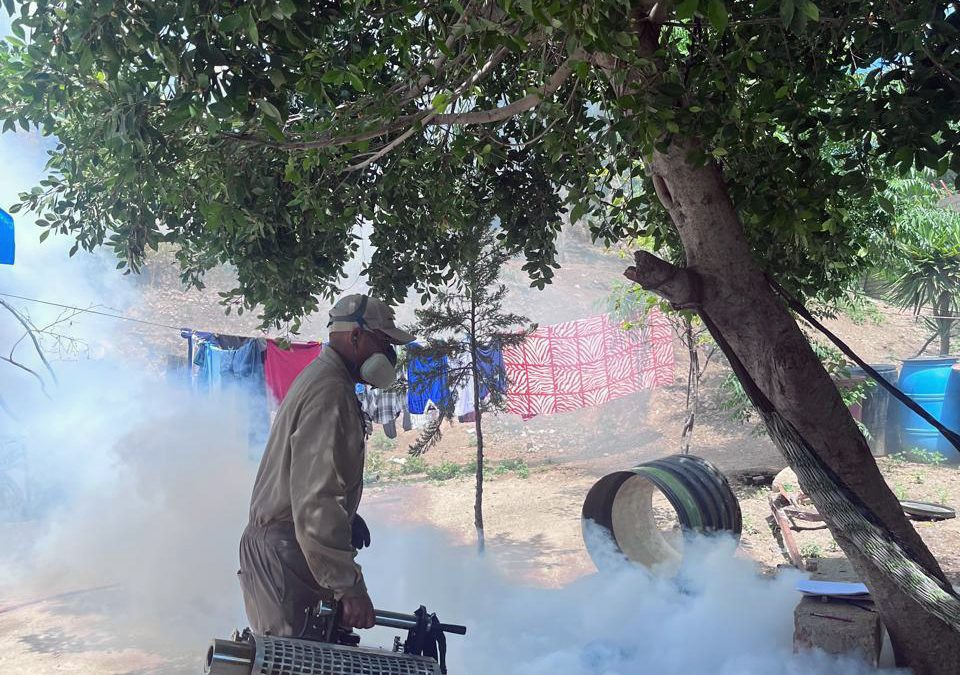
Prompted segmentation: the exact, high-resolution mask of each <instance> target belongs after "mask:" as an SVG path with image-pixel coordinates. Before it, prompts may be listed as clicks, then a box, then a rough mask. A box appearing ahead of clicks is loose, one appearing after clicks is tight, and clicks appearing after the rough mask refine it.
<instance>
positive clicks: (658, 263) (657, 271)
mask: <svg viewBox="0 0 960 675" xmlns="http://www.w3.org/2000/svg"><path fill="white" fill-rule="evenodd" d="M633 256H634V261H635V264H634V265H633V266H631V267H628V268H627V269H626V271H625V272H624V273H623V276H625V277H626V278H627V279H629V280H630V281H633V282H636V283H638V284H640V285H641V286H642V287H643V288H644V289H646V290H648V291H651V292H653V293H656V294H657V295H659V296H661V297H662V298H664V299H666V300H668V301H670V302H671V303H673V305H674V307H676V308H678V309H684V308H689V307H696V306H697V305H699V303H700V283H699V278H698V277H697V276H696V275H695V273H694V272H693V271H692V270H689V269H685V268H682V267H677V266H676V265H673V264H671V263H668V262H667V261H666V260H662V259H660V258H658V257H657V256H655V255H653V254H652V253H648V252H646V251H637V252H636V253H634V254H633Z"/></svg>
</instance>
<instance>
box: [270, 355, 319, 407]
mask: <svg viewBox="0 0 960 675" xmlns="http://www.w3.org/2000/svg"><path fill="white" fill-rule="evenodd" d="M319 355H320V343H319V342H295V343H291V344H290V345H289V348H288V349H284V348H283V347H280V346H279V345H278V344H277V343H276V342H275V341H273V340H267V353H266V359H265V363H264V368H265V373H266V380H267V391H268V392H270V397H271V398H272V399H273V401H274V402H275V403H276V404H278V405H279V403H280V402H281V401H282V400H283V397H284V396H286V395H287V391H288V390H289V389H290V385H292V384H293V381H294V380H295V379H297V375H299V374H300V371H302V370H303V369H304V368H306V367H307V366H308V365H309V364H310V362H311V361H313V360H314V359H315V358H317V357H318V356H319Z"/></svg>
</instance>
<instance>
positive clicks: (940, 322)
mask: <svg viewBox="0 0 960 675" xmlns="http://www.w3.org/2000/svg"><path fill="white" fill-rule="evenodd" d="M936 312H937V317H938V318H936V319H934V321H936V322H937V328H938V332H939V333H940V356H949V355H950V333H951V332H953V318H951V317H952V313H951V312H950V294H949V293H943V294H942V295H941V296H940V300H939V302H937V307H936Z"/></svg>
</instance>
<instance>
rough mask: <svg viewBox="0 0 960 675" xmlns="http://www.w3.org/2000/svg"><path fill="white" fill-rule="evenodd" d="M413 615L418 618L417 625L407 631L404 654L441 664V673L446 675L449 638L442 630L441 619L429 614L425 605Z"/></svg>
mask: <svg viewBox="0 0 960 675" xmlns="http://www.w3.org/2000/svg"><path fill="white" fill-rule="evenodd" d="M413 615H414V616H416V617H417V625H416V626H414V627H413V628H411V629H410V630H409V631H407V640H406V642H404V643H403V653H404V654H412V655H414V656H428V657H430V658H432V659H433V660H435V661H436V662H437V663H439V664H440V672H441V673H443V675H446V673H447V636H446V635H444V634H443V631H442V630H441V629H440V625H441V624H440V619H438V618H437V615H436V614H428V613H427V608H426V607H424V606H423V605H420V609H418V610H417V611H415V612H414V613H413Z"/></svg>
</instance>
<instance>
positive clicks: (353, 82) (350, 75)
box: [347, 71, 367, 91]
mask: <svg viewBox="0 0 960 675" xmlns="http://www.w3.org/2000/svg"><path fill="white" fill-rule="evenodd" d="M347 79H348V80H350V86H351V87H353V88H354V89H356V90H357V91H366V90H367V87H366V85H364V83H363V80H362V79H360V76H359V75H357V74H356V73H354V72H351V71H347Z"/></svg>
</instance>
